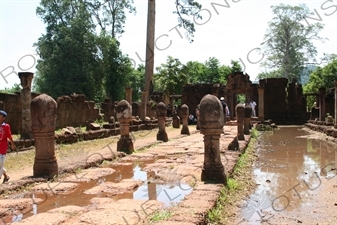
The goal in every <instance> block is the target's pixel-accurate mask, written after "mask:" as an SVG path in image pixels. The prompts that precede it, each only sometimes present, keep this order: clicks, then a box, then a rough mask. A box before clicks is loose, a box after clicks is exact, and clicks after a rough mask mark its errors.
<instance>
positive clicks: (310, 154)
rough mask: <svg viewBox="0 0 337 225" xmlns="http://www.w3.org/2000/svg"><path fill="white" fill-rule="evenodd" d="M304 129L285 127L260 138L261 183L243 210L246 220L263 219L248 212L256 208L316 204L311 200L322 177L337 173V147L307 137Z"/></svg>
mask: <svg viewBox="0 0 337 225" xmlns="http://www.w3.org/2000/svg"><path fill="white" fill-rule="evenodd" d="M301 128H302V127H281V128H280V129H279V130H277V131H274V132H268V133H266V134H264V135H262V136H261V137H260V138H259V140H258V150H257V154H258V161H257V162H256V163H255V165H254V175H255V180H256V183H257V184H259V186H258V188H257V190H256V192H255V194H254V195H253V196H251V199H249V200H248V201H247V207H245V208H244V209H243V215H244V216H245V217H246V220H249V221H251V222H253V221H254V222H256V221H258V220H261V217H260V216H261V215H259V214H258V213H254V211H252V210H251V211H250V212H248V211H249V210H248V209H249V208H251V209H252V207H255V208H254V209H259V210H267V211H268V210H269V211H274V212H280V211H284V210H286V211H293V210H299V209H300V210H303V209H305V207H307V206H311V205H312V204H311V203H310V200H312V198H313V196H314V191H318V190H319V188H320V185H321V180H322V179H325V178H327V177H329V176H330V177H331V176H335V175H336V171H335V170H331V168H335V167H336V161H337V152H336V151H337V148H336V146H335V145H334V144H330V143H327V142H325V141H323V140H315V139H312V138H310V139H309V138H305V137H303V136H306V135H309V133H308V132H306V131H304V130H302V129H301ZM326 171H329V172H328V173H327V172H326ZM263 193H265V195H264V194H263ZM266 202H267V203H266ZM268 202H269V203H270V204H269V205H268ZM251 213H254V215H251ZM259 213H260V212H259ZM248 217H250V219H248Z"/></svg>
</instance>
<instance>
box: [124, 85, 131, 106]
mask: <svg viewBox="0 0 337 225" xmlns="http://www.w3.org/2000/svg"><path fill="white" fill-rule="evenodd" d="M125 99H126V101H127V102H128V103H129V104H130V105H132V88H125Z"/></svg>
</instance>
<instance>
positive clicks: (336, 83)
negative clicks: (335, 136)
mask: <svg viewBox="0 0 337 225" xmlns="http://www.w3.org/2000/svg"><path fill="white" fill-rule="evenodd" d="M335 128H337V80H335Z"/></svg>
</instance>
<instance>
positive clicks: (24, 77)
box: [19, 72, 34, 139]
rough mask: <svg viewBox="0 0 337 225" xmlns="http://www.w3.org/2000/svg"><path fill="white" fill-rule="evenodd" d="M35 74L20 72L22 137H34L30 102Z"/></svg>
mask: <svg viewBox="0 0 337 225" xmlns="http://www.w3.org/2000/svg"><path fill="white" fill-rule="evenodd" d="M33 77H34V74H33V73H29V72H20V73H19V78H20V81H21V86H22V90H21V102H22V126H21V134H20V138H21V139H32V138H33V133H32V130H31V127H32V116H31V112H30V103H31V101H32V97H31V96H32V95H31V94H32V93H31V85H32V80H33Z"/></svg>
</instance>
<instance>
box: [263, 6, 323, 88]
mask: <svg viewBox="0 0 337 225" xmlns="http://www.w3.org/2000/svg"><path fill="white" fill-rule="evenodd" d="M271 8H272V12H273V14H274V15H275V16H274V18H273V19H272V20H271V21H270V22H269V23H268V26H269V27H268V30H267V33H266V34H265V39H266V41H265V42H264V43H262V44H263V45H264V54H265V55H266V56H267V57H266V59H265V61H264V62H263V63H262V66H265V67H267V68H269V69H272V70H277V71H279V72H280V73H281V74H282V77H286V78H288V79H289V80H292V79H293V78H295V79H297V81H298V82H300V76H299V75H300V72H301V71H302V69H303V67H304V65H307V64H312V63H313V64H316V63H317V60H316V55H317V51H316V47H315V46H314V44H313V41H314V40H323V39H322V38H321V37H319V36H318V33H319V32H320V31H321V30H322V29H323V25H322V24H321V23H318V22H317V23H314V24H310V25H309V24H305V18H306V17H308V16H310V15H312V14H313V13H312V12H310V11H309V9H308V7H307V6H306V5H304V4H301V5H299V6H291V5H285V4H280V5H278V6H272V7H271Z"/></svg>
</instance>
